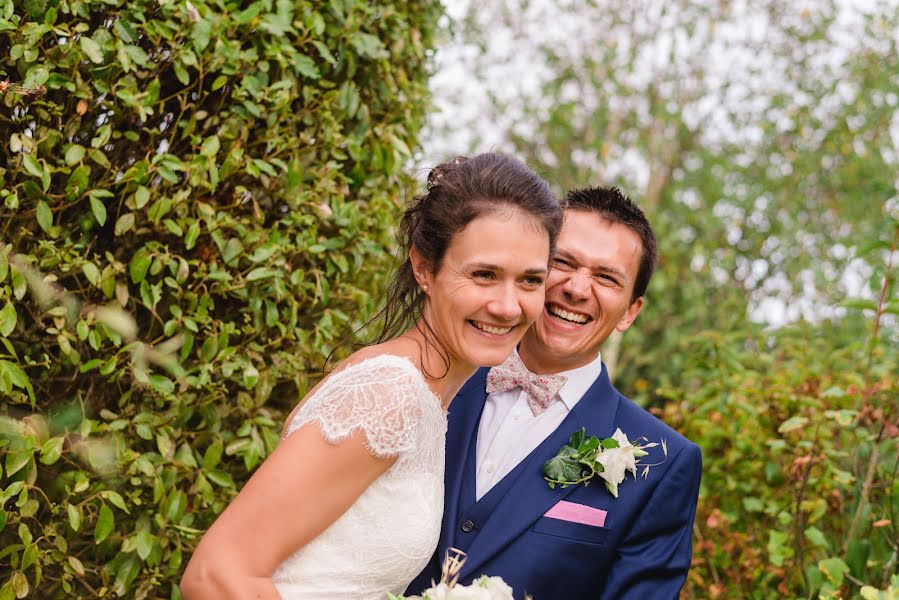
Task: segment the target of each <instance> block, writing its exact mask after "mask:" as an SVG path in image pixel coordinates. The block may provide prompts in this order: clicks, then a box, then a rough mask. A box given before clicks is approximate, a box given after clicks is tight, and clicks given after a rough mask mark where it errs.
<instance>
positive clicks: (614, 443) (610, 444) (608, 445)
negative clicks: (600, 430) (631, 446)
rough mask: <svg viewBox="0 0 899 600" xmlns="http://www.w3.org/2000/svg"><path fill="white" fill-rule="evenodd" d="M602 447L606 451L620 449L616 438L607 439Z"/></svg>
mask: <svg viewBox="0 0 899 600" xmlns="http://www.w3.org/2000/svg"><path fill="white" fill-rule="evenodd" d="M602 447H603V448H605V449H606V450H610V449H612V448H618V447H619V444H618V440H616V439H615V438H605V439H603V441H602Z"/></svg>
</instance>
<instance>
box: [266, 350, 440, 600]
mask: <svg viewBox="0 0 899 600" xmlns="http://www.w3.org/2000/svg"><path fill="white" fill-rule="evenodd" d="M313 421H315V422H317V424H318V426H319V428H320V429H321V431H322V434H323V435H324V436H325V438H326V439H327V440H329V441H331V442H337V441H339V440H342V439H344V438H346V437H347V436H348V435H350V434H351V433H352V432H354V431H357V430H359V431H362V432H363V433H364V434H365V438H366V440H367V446H368V449H369V451H370V452H371V453H372V454H373V455H375V456H385V457H386V456H398V459H397V461H396V462H395V463H394V464H393V466H391V467H390V468H389V469H388V470H387V471H386V472H385V473H384V474H383V475H381V476H380V477H378V479H376V480H375V481H374V482H373V483H372V484H371V485H370V486H369V487H368V489H366V490H365V492H364V493H363V494H362V495H361V496H360V497H359V498H358V499H357V500H356V502H355V503H353V505H352V506H351V507H350V508H349V510H347V511H346V512H345V513H344V514H343V515H341V517H340V518H339V519H337V521H335V522H334V523H333V524H332V525H331V526H330V527H328V528H327V529H326V530H325V531H324V532H322V533H321V535H319V536H318V537H316V538H315V539H314V540H312V541H311V542H310V543H309V544H307V545H306V546H304V547H302V548H300V549H299V550H298V551H297V552H296V553H295V554H294V555H293V556H291V557H290V558H288V559H287V560H286V561H284V562H283V563H282V564H281V565H280V566H279V567H278V569H277V570H276V571H275V573H274V575H273V576H272V580H273V582H274V584H275V587H276V588H277V589H278V592H279V593H280V594H281V597H282V598H283V599H284V600H299V599H301V598H302V599H305V600H324V599H326V598H327V599H329V600H331V599H337V598H341V599H353V600H356V599H358V600H375V599H377V600H384V598H385V597H386V595H387V592H392V593H394V594H401V593H402V592H403V590H404V589H405V588H406V586H407V585H408V584H409V583H410V582H411V581H412V579H414V578H415V576H416V575H418V573H419V572H421V570H422V569H423V568H424V567H425V566H426V565H427V562H428V560H429V559H430V558H431V555H432V554H433V553H434V550H435V549H436V548H437V541H438V537H439V536H440V521H441V517H442V514H443V465H444V453H445V449H446V413H444V412H443V409H442V408H441V406H440V401H439V399H438V398H437V397H436V396H435V395H434V394H433V393H432V392H431V390H430V389H429V388H428V386H427V384H426V383H425V381H424V378H423V377H422V374H421V372H420V371H419V370H418V369H417V368H416V367H415V365H413V364H412V362H411V361H409V360H408V359H406V358H403V357H399V356H392V355H380V356H376V357H374V358H370V359H367V360H364V361H362V362H359V363H357V364H355V365H351V366H349V367H346V368H344V369H343V370H341V371H338V372H336V373H333V374H332V375H331V376H330V377H329V378H328V379H327V380H326V381H325V382H324V383H323V384H322V385H321V387H320V388H319V389H318V390H316V391H315V393H314V394H313V395H312V396H310V397H309V398H308V399H307V400H306V401H305V403H304V404H303V405H302V406H301V407H300V409H299V411H297V413H296V415H295V416H294V418H293V421H292V422H291V423H290V426H289V427H288V430H287V435H290V434H291V432H293V431H295V430H296V429H298V428H299V427H301V426H302V425H305V424H307V423H310V422H313ZM296 518H298V519H301V518H303V516H302V515H297V516H296Z"/></svg>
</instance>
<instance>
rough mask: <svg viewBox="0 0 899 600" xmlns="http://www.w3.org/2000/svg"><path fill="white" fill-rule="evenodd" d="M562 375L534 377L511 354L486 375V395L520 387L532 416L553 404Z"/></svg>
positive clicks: (559, 387)
mask: <svg viewBox="0 0 899 600" xmlns="http://www.w3.org/2000/svg"><path fill="white" fill-rule="evenodd" d="M566 379H567V378H566V377H565V376H564V375H536V374H534V373H531V372H530V371H528V368H527V367H525V366H524V363H523V362H521V358H519V356H518V354H517V353H515V352H513V353H512V354H510V355H509V358H507V359H506V361H505V362H504V363H503V364H501V365H499V366H496V367H493V368H492V369H490V372H489V373H487V393H488V394H492V393H493V392H505V391H506V390H511V389H513V388H516V387H520V388H521V389H523V390H524V391H525V392H527V394H528V404H530V405H531V411H532V412H533V413H534V416H537V415H539V414H540V413H542V412H543V411H544V410H546V407H548V406H549V405H550V404H552V403H553V400H555V398H556V394H557V393H558V392H559V390H560V389H562V386H563V385H565V381H566Z"/></svg>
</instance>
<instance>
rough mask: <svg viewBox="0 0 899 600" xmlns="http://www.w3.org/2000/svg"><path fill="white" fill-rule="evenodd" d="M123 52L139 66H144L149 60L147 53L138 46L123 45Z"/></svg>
mask: <svg viewBox="0 0 899 600" xmlns="http://www.w3.org/2000/svg"><path fill="white" fill-rule="evenodd" d="M125 53H126V54H128V58H130V59H131V60H133V61H134V62H135V63H136V64H138V65H140V66H141V67H146V66H147V63H149V62H150V59H149V57H148V56H147V53H146V52H144V49H143V48H141V47H140V46H125Z"/></svg>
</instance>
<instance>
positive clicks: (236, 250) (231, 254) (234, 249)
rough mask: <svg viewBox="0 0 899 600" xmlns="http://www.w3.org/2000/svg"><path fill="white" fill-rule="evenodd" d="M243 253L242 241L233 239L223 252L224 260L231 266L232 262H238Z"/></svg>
mask: <svg viewBox="0 0 899 600" xmlns="http://www.w3.org/2000/svg"><path fill="white" fill-rule="evenodd" d="M242 252H243V244H242V243H241V241H240V240H239V239H237V238H231V239H230V240H228V242H227V243H226V244H225V247H224V249H223V250H222V258H223V259H224V260H225V263H226V264H230V263H231V262H232V261H235V260H237V258H238V257H239V256H240V255H241V253H242Z"/></svg>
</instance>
